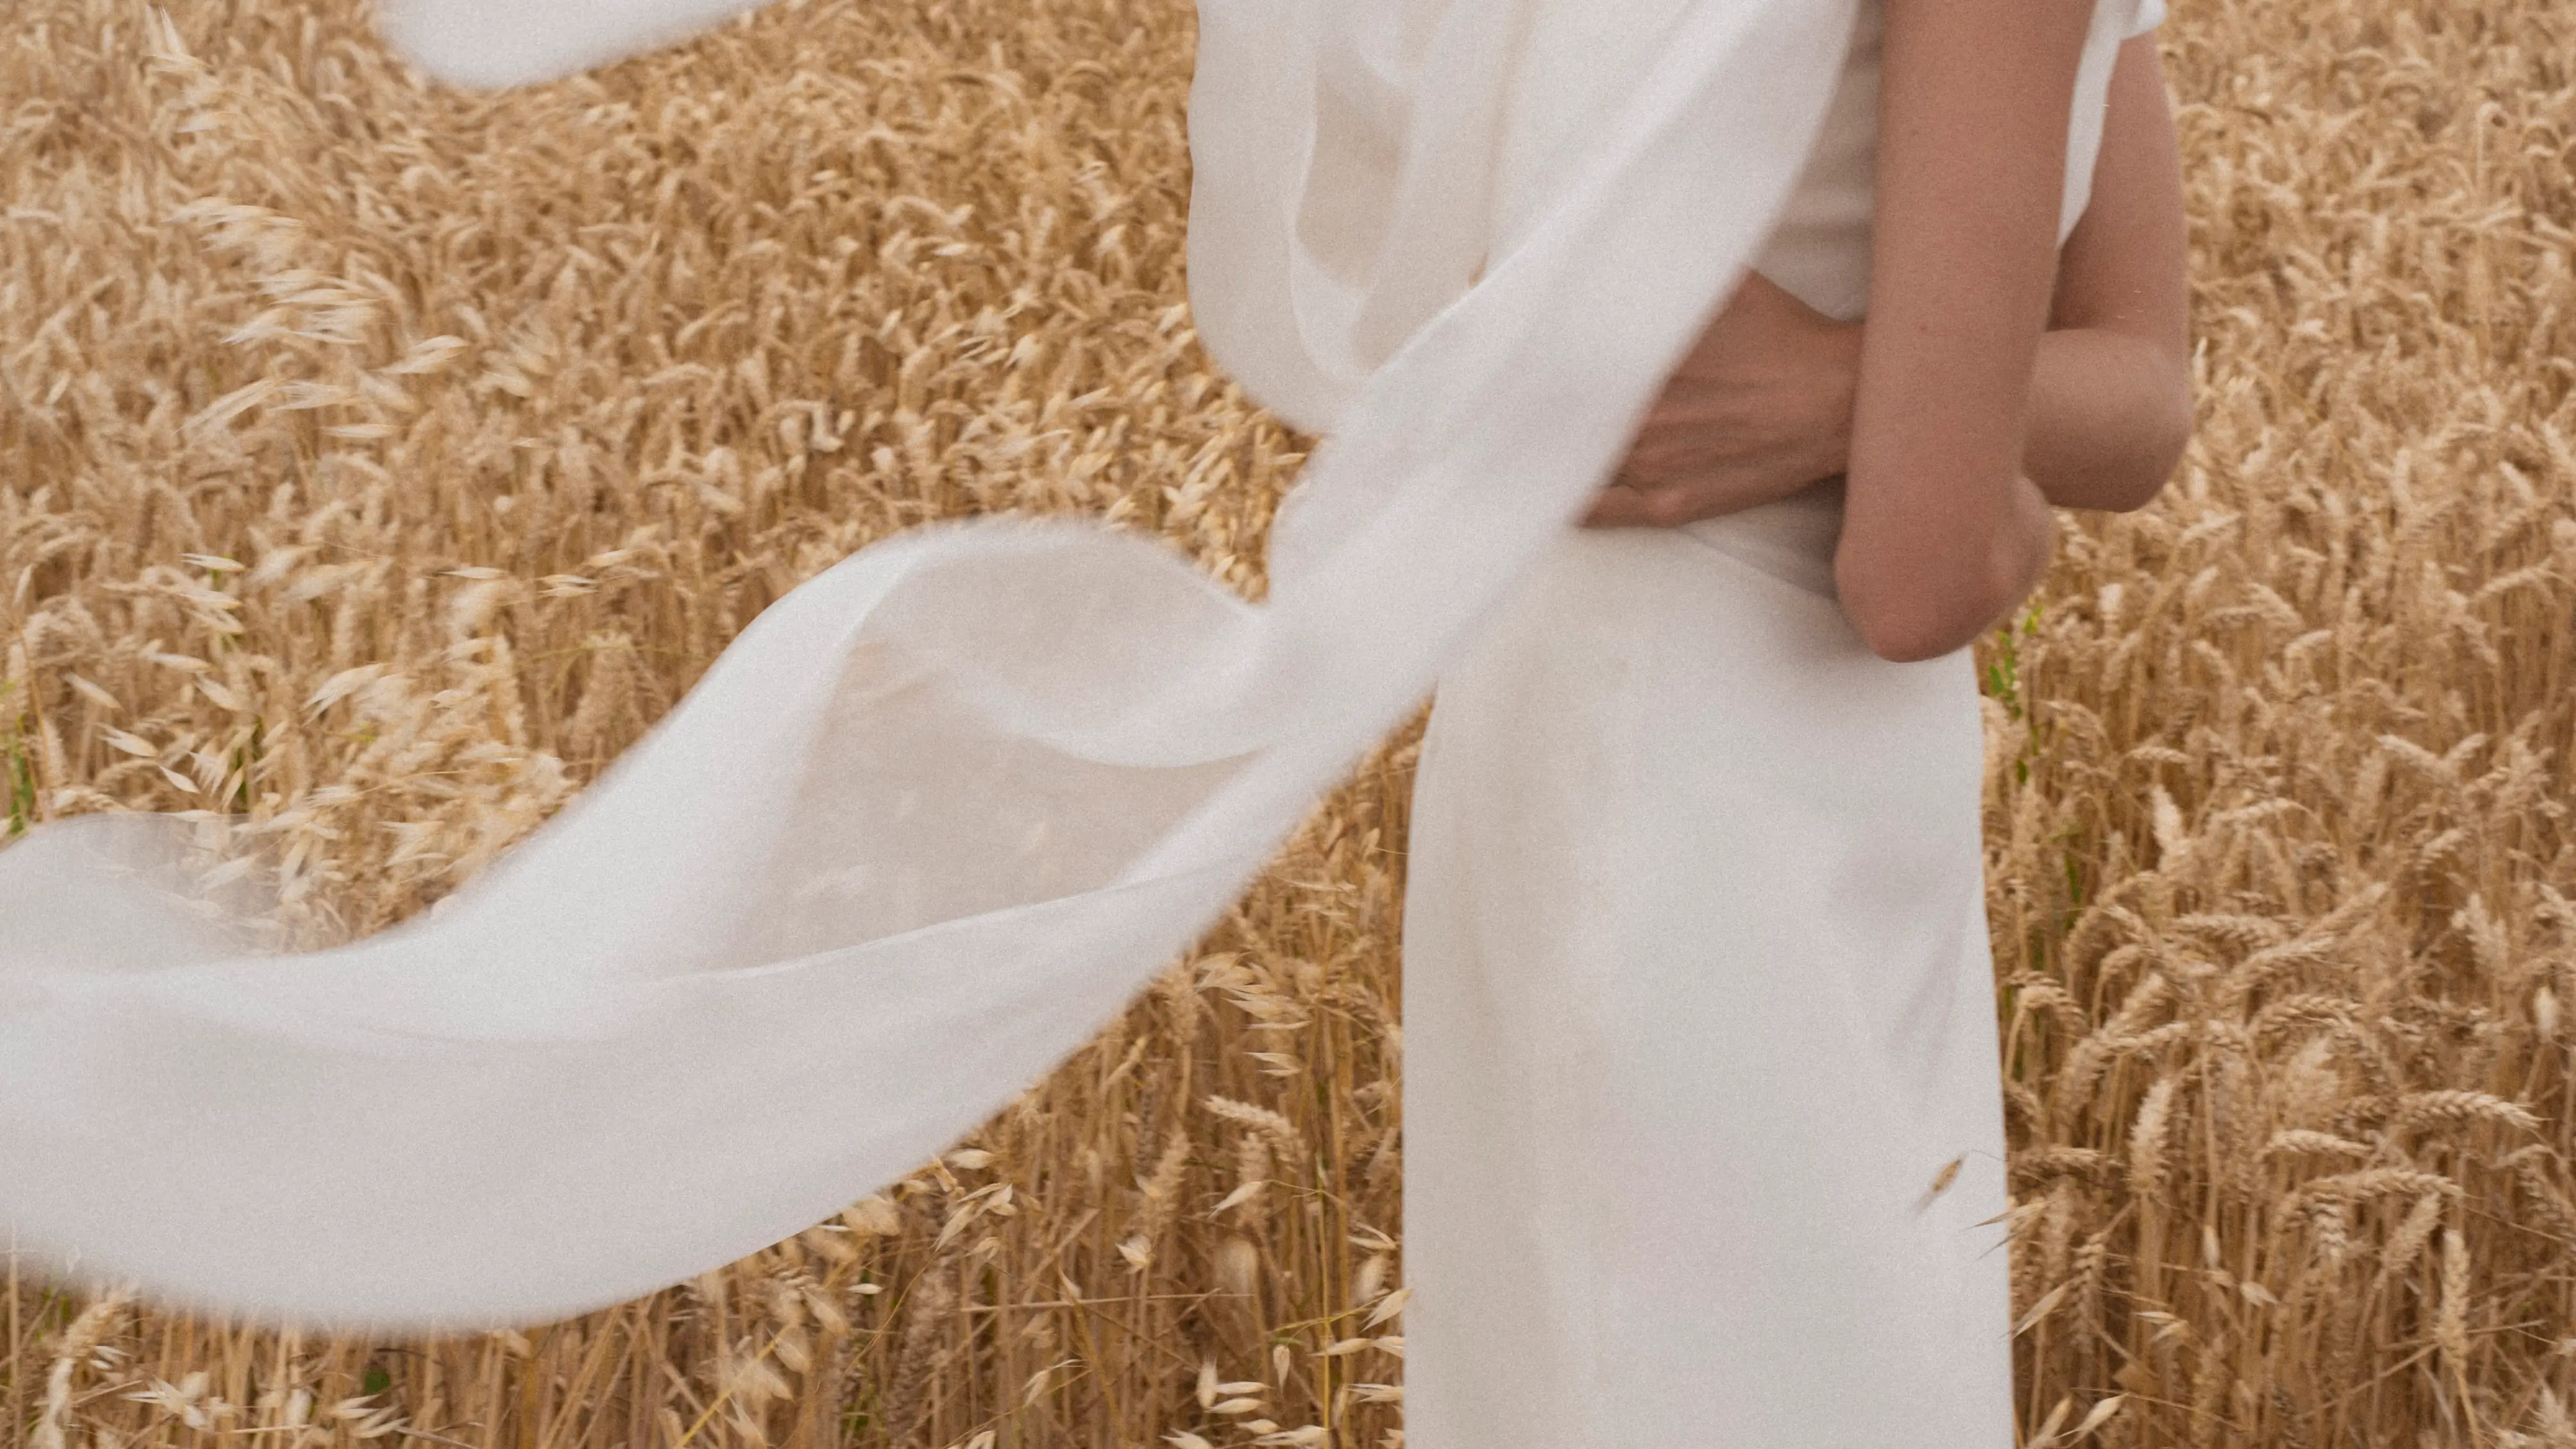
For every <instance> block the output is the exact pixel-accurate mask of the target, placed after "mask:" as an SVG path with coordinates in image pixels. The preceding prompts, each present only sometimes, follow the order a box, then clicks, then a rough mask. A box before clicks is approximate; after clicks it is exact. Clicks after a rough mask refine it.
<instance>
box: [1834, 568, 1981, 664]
mask: <svg viewBox="0 0 2576 1449" xmlns="http://www.w3.org/2000/svg"><path fill="white" fill-rule="evenodd" d="M1837 572H1840V570H1837ZM1836 583H1837V585H1838V588H1839V591H1840V593H1841V595H1842V604H1843V615H1844V617H1845V618H1847V619H1849V620H1850V621H1851V625H1852V628H1853V629H1854V630H1855V631H1856V632H1858V633H1859V635H1860V637H1861V642H1862V643H1864V644H1866V645H1868V646H1869V652H1870V653H1872V654H1875V655H1877V656H1878V657H1879V658H1881V659H1884V660H1887V661H1888V662H1889V663H1891V664H1918V663H1921V662H1922V661H1924V660H1926V659H1938V658H1940V657H1941V656H1942V655H1944V654H1949V653H1953V652H1955V651H1957V650H1959V649H1962V648H1964V647H1966V646H1967V645H1968V644H1970V643H1972V642H1974V641H1975V639H1976V637H1977V636H1978V635H1979V634H1982V633H1984V632H1985V629H1986V625H1987V624H1989V623H1990V622H1992V621H1993V619H1994V617H1995V615H1996V614H1997V613H1999V612H2000V610H1999V609H1998V608H1996V607H1993V606H1992V601H1990V600H1967V599H1952V598H1945V597H1943V596H1942V593H1941V591H1938V590H1915V589H1889V588H1886V587H1883V586H1872V585H1871V584H1870V583H1869V582H1868V581H1865V580H1861V579H1851V578H1845V579H1838V580H1837V581H1836Z"/></svg>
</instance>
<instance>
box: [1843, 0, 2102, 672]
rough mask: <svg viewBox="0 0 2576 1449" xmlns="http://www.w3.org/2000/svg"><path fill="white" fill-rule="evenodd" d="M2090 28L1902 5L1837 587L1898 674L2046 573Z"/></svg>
mask: <svg viewBox="0 0 2576 1449" xmlns="http://www.w3.org/2000/svg"><path fill="white" fill-rule="evenodd" d="M2085 19H2086V13H2085V10H2084V8H2083V7H2077V6H2071V5H2070V6H2058V5H2042V6H2030V5H2026V4H2022V3H2018V0H1888V5H1887V26H1886V38H1885V41H1884V56H1885V73H1884V79H1883V81H1882V83H1881V91H1880V100H1879V169H1878V211H1877V217H1876V220H1875V224H1874V228H1873V229H1874V236H1873V243H1872V254H1873V264H1874V265H1873V275H1872V279H1871V283H1870V302H1869V324H1868V327H1867V329H1866V331H1864V333H1863V334H1862V337H1861V360H1860V385H1859V393H1858V397H1857V399H1856V400H1855V402H1854V405H1853V409H1852V442H1851V466H1850V468H1849V469H1848V471H1847V473H1846V479H1847V482H1846V486H1845V490H1844V512H1843V531H1842V539H1841V542H1840V544H1839V545H1838V547H1837V548H1836V551H1835V556H1834V579H1835V583H1836V585H1837V587H1838V591H1839V592H1840V595H1841V598H1842V605H1843V612H1844V614H1845V615H1847V616H1848V617H1849V618H1850V619H1851V621H1852V624H1853V625H1854V627H1855V628H1857V629H1858V630H1859V632H1860V634H1861V636H1862V638H1863V639H1864V640H1865V641H1866V642H1867V643H1868V645H1869V647H1870V648H1871V649H1872V650H1873V651H1875V652H1876V653H1878V654H1880V655H1882V656H1884V657H1886V658H1889V659H1900V660H1903V659H1929V658H1932V657H1935V656H1937V655H1941V654H1946V653H1949V652H1951V651H1953V650H1955V649H1957V648H1959V647H1960V646H1962V645H1964V644H1966V643H1967V642H1969V641H1970V640H1972V639H1974V638H1975V637H1976V636H1977V635H1978V634H1979V633H1981V632H1983V631H1984V629H1985V628H1986V627H1987V626H1988V625H1989V624H1991V623H1992V622H1993V621H1994V619H1995V618H1996V617H1997V616H1999V615H2000V614H2002V613H2003V612H2004V611H2005V610H2007V609H2009V608H2010V607H2011V606H2012V604H2013V603H2014V602H2015V600H2016V599H2017V598H2018V597H2019V592H2020V590H2022V589H2025V588H2027V586H2028V585H2027V581H2026V580H2025V579H2023V578H2022V577H2020V575H2021V573H2022V571H2023V569H2024V568H2026V567H2027V568H2035V567H2036V563H2037V562H2043V561H2044V560H2045V557H2046V554H2045V546H2044V539H2043V538H2042V536H2041V534H2040V532H2039V528H2038V520H2037V519H2036V518H2035V516H2034V511H2033V499H2032V498H2031V496H2030V495H2031V494H2032V493H2034V492H2035V491H2036V490H2035V489H2034V488H2033V487H2032V485H2031V484H2030V483H2029V482H2028V481H2027V479H2026V478H2025V477H2024V476H2023V469H2022V466H2021V460H2022V449H2023V444H2024V442H2025V439H2026V436H2027V423H2028V418H2029V411H2030V407H2029V404H2030V394H2031V391H2032V370H2033V366H2034V363H2035V361H2036V358H2037V345H2038V341H2039V337H2040V334H2041V333H2042V332H2043V331H2044V330H2046V327H2047V325H2048V321H2049V318H2050V314H2051V310H2052V309H2051V296H2052V292H2053V288H2054V277H2055V272H2056V261H2057V251H2058V246H2057V213H2058V207H2059V204H2060V200H2061V196H2062V193H2063V191H2064V185H2063V182H2064V175H2065V159H2066V135H2067V126H2068V98H2069V97H2070V96H2071V94H2072V91H2073V87H2074V79H2075V66H2076V60H2077V57H2078V55H2079V53H2080V51H2081V49H2082V45H2083V41H2084V27H2085ZM2034 556H2035V557H2034Z"/></svg>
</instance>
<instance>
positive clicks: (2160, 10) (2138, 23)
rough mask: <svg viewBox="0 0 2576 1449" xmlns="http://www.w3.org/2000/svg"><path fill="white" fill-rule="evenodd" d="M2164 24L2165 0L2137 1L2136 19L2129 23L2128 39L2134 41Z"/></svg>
mask: <svg viewBox="0 0 2576 1449" xmlns="http://www.w3.org/2000/svg"><path fill="white" fill-rule="evenodd" d="M2164 23H2165V0H2138V18H2137V19H2135V20H2132V21H2131V22H2129V38H2130V39H2132V40H2134V39H2136V38H2137V37H2139V36H2141V35H2144V34H2146V33H2147V32H2148V31H2150V30H2153V29H2155V28H2156V27H2157V26H2159V25H2162V24H2164Z"/></svg>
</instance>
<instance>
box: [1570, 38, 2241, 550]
mask: <svg viewBox="0 0 2576 1449" xmlns="http://www.w3.org/2000/svg"><path fill="white" fill-rule="evenodd" d="M2185 240H2186V227H2185V222H2184V216H2183V195H2182V163H2181V157H2180V148H2179V145H2178V143H2177V141H2176V138H2175V135H2174V124H2173V112H2172V107H2171V105H2170V103H2169V102H2168V101H2167V99H2166V95H2165V86H2164V78H2163V75H2162V71H2161V67H2160V65H2159V63H2158V61H2157V57H2156V48H2155V41H2154V38H2153V37H2151V36H2141V37H2139V38H2137V39H2135V40H2132V41H2130V42H2128V43H2127V44H2126V45H2124V46H2123V47H2121V51H2120V57H2119V61H2118V64H2117V66H2116V68H2115V69H2114V70H2113V72H2112V80H2111V90H2110V114H2109V116H2108V117H2107V118H2106V121H2105V125H2104V132H2103V141H2102V154H2101V159H2100V162H2099V164H2098V165H2097V167H2096V168H2095V171H2094V180H2093V199H2092V203H2091V205H2090V206H2089V207H2088V208H2087V209H2086V211H2085V214H2084V219H2083V220H2082V221H2081V222H2079V223H2078V224H2077V225H2076V228H2075V231H2074V234H2073V235H2072V236H2070V237H2068V238H2067V242H2066V246H2065V248H2064V249H2063V250H2062V251H2061V252H2060V253H2059V254H2058V270H2057V289H2056V295H2055V298H2054V301H2053V304H2052V308H2051V314H2050V319H2049V327H2050V330H2049V331H2048V332H2046V333H2045V334H2043V335H2042V336H2041V338H2040V340H2039V347H2038V351H2037V353H2036V356H2035V359H2034V365H2033V368H2032V380H2031V400H2030V416H2029V419H2028V427H2027V436H2026V437H2025V439H2024V441H2023V445H2022V471H2023V472H2025V473H2027V474H2029V475H2030V478H2031V481H2032V482H2034V483H2036V484H2037V485H2038V486H2039V490H2040V492H2042V493H2043V494H2045V495H2047V497H2048V500H2049V502H2051V503H2053V504H2055V505H2057V506H2058V507H2060V508H2095V509H2108V510H2114V511H2125V510H2128V509H2133V508H2140V507H2144V506H2145V505H2146V504H2147V503H2148V502H2149V501H2151V500H2152V499H2153V498H2154V497H2155V495H2156V493H2157V492H2158V491H2159V490H2161V489H2162V488H2163V486H2164V482H2165V480H2166V479H2167V478H2168V477H2170V476H2171V475H2172V472H2173V468H2174V464H2175V462H2176V461H2177V460H2178V459H2179V458H2180V456H2181V454H2182V450H2183V447H2184V445H2185V444H2186V443H2187V442H2188V441H2189V439H2190V434H2191V423H2192V408H2191V356H2190V339H2189V331H2190V328H2189V314H2188V289H2187V287H2186V285H2185V277H2184V268H2185ZM1861 334H1862V324H1860V323H1857V322H1837V321H1835V320H1833V319H1832V318H1830V317H1827V316H1825V315H1824V314H1823V313H1820V312H1817V311H1815V310H1814V309H1813V308H1810V307H1808V306H1807V305H1806V304H1805V303H1803V302H1800V301H1799V300H1798V299H1797V298H1795V297H1792V296H1790V295H1789V294H1788V293H1786V292H1784V291H1782V290H1781V289H1780V288H1779V287H1777V286H1775V285H1773V284H1772V283H1770V282H1769V281H1767V280H1766V279H1764V278H1763V277H1761V276H1760V275H1759V274H1755V275H1751V276H1748V277H1747V278H1746V279H1745V282H1744V284H1743V286H1742V287H1741V288H1740V289H1739V290H1738V291H1737V293H1736V295H1735V297H1734V298H1733V299H1732V300H1731V301H1730V302H1729V303H1728V305H1727V307H1726V309H1725V310H1724V311H1723V312H1721V313H1720V314H1719V315H1718V318H1717V320H1716V321H1715V322H1713V323H1711V324H1710V326H1709V329H1708V331H1707V332H1706V333H1705V334H1703V335H1702V336H1701V338H1700V340H1699V342H1698V343H1697V344H1696V345H1695V346H1694V347H1693V348H1692V350H1691V354H1690V356H1689V357H1688V358H1687V359H1685V360H1684V362H1683V363H1682V365H1681V367H1680V368H1679V369H1678V370H1677V371H1676V372H1675V373H1674V375H1673V379H1672V381H1671V382H1670V383H1669V384H1668V385H1667V386H1666V387H1665V389H1664V393H1663V396H1662V397H1660V398H1659V399H1657V401H1656V403H1655V406H1654V408H1653V409H1652V411H1650V412H1649V413H1648V414H1647V416H1646V419H1645V422H1644V424H1643V426H1642V427H1641V428H1640V429H1639V432H1638V435H1637V438H1636V441H1635V443H1634V444H1633V446H1632V448H1631V451H1630V453H1629V456H1628V458H1627V459H1626V461H1625V462H1623V463H1622V464H1621V465H1620V470H1619V475H1618V478H1617V480H1616V481H1615V482H1613V483H1612V484H1611V485H1610V486H1609V487H1607V488H1605V489H1603V490H1602V492H1601V494H1600V496H1599V498H1598V499H1597V500H1596V501H1595V503H1594V505H1593V508H1592V511H1591V512H1590V514H1589V515H1588V516H1587V517H1586V519H1585V521H1586V522H1587V523H1590V524H1592V525H1593V526H1595V527H1621V526H1649V527H1652V526H1670V525H1675V524H1682V523H1691V522H1695V521H1697V520H1699V519H1703V518H1715V517H1719V516H1721V515H1724V514H1728V513H1734V512H1737V511H1739V510H1741V509H1745V508H1751V507H1755V506H1757V505H1760V504H1764V503H1769V502H1771V501H1773V500H1774V499H1777V498H1781V497H1785V496H1787V495H1788V494H1790V493H1793V492H1796V491H1797V490H1798V489H1800V488H1802V487H1805V486H1806V485H1807V484H1809V483H1812V482H1814V481H1816V480H1817V479H1820V478H1827V477H1831V476H1833V475H1834V474H1837V473H1841V472H1844V471H1845V470H1846V469H1848V468H1849V466H1850V459H1851V421H1852V397H1853V394H1854V392H1855V391H1856V388H1857V376H1858V373H1859V369H1860V353H1861V345H1860V344H1861Z"/></svg>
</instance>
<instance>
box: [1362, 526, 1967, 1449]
mask: <svg viewBox="0 0 2576 1449" xmlns="http://www.w3.org/2000/svg"><path fill="white" fill-rule="evenodd" d="M1834 522H1835V515H1834V511H1833V507H1832V499H1831V498H1830V497H1829V496H1823V495H1822V494H1821V492H1820V493H1818V494H1811V495H1802V496H1801V497H1800V498H1797V499H1793V500H1790V501H1789V502H1787V503H1783V504H1777V505H1772V506H1771V507H1769V508H1766V509H1762V510H1756V511H1755V512H1753V513H1748V514H1744V515H1738V516H1737V517H1736V518H1734V519H1728V520H1719V521H1716V522H1713V523H1707V524H1701V525H1697V526H1695V527H1693V528H1690V529H1685V530H1679V531H1650V530H1618V531H1610V532H1587V533H1581V534H1576V535H1572V536H1569V537H1567V538H1565V539H1564V540H1563V542H1562V543H1561V544H1560V545H1558V546H1555V547H1553V548H1552V549H1551V551H1550V552H1549V553H1547V554H1546V555H1545V556H1543V558H1542V559H1541V561H1540V562H1539V563H1538V564H1536V565H1535V566H1534V567H1533V569H1532V571H1531V572H1530V574H1528V575H1527V576H1525V578H1524V579H1523V581H1522V582H1521V583H1520V584H1519V585H1518V586H1517V587H1516V588H1515V590H1514V591H1513V593H1512V594H1511V595H1510V596H1509V598H1508V600H1507V601H1506V603H1505V604H1504V605H1503V606H1502V607H1501V608H1500V610H1499V611H1498V613H1497V614H1496V615H1495V616H1494V617H1492V618H1490V619H1489V620H1488V621H1487V622H1486V623H1485V625H1484V626H1482V628H1481V630H1480V633H1479V635H1478V639H1477V643H1476V644H1475V646H1474V647H1473V649H1472V651H1471V653H1470V654H1469V655H1468V656H1467V657H1465V658H1464V659H1463V660H1462V661H1461V662H1459V663H1458V664H1456V665H1455V666H1454V667H1453V668H1451V669H1450V670H1449V671H1448V672H1447V673H1446V674H1444V675H1443V676H1442V679H1441V683H1440V688H1439V695H1438V699H1437V702H1436V704H1435V706H1434V708H1433V712H1432V716H1431V723H1430V727H1429V733H1428V736H1427V738H1426V740H1425V743H1424V746H1423V753H1422V763H1421V771H1420V776H1419V779H1418V783H1417V784H1416V786H1415V794H1414V814H1413V845H1412V858H1411V877H1410V882H1411V883H1410V886H1409V888H1408V897H1407V901H1406V908H1405V909H1406V914H1405V943H1404V944H1405V964H1404V997H1405V1023H1406V1027H1405V1087H1404V1094H1405V1095H1404V1110H1405V1138H1406V1141H1405V1152H1406V1174H1407V1175H1406V1188H1405V1194H1406V1196H1405V1251H1406V1256H1407V1262H1406V1272H1407V1278H1408V1280H1409V1282H1410V1283H1411V1284H1412V1286H1413V1288H1414V1295H1413V1298H1412V1301H1411V1305H1410V1306H1409V1308H1408V1309H1407V1311H1406V1342H1407V1363H1406V1390H1405V1397H1406V1419H1407V1425H1408V1428H1407V1436H1406V1438H1407V1443H1408V1444H1409V1445H1410V1446H1412V1449H1590V1446H1603V1449H1607V1446H1613V1445H1616V1446H1645V1445H1668V1446H1709V1449H1791V1446H1797V1449H1889V1446H1895V1445H1921V1446H1926V1449H2006V1446H2009V1445H2010V1444H2011V1443H2012V1442H2013V1436H2012V1426H2011V1362H2010V1356H2009V1351H2008V1343H2007V1329H2008V1326H2009V1325H2008V1316H2009V1297H2008V1287H2007V1278H2006V1257H2005V1249H2004V1230H2003V1227H2002V1225H2001V1223H2000V1222H1998V1221H1996V1219H1997V1218H1998V1216H1999V1215H2000V1214H2001V1213H2002V1212H2003V1210H2004V1207H2005V1198H2004V1179H2003V1171H2002V1166H2003V1124H2002V1117H2001V1108H2000V1100H1999V1088H1998V1085H1997V1081H1996V1070H1997V1068H1996V1037H1995V1021H1994V1013H1993V1005H1992V1002H1993V994H1992V982H1991V977H1990V974H1989V971H1990V968H1989V957H1988V954H1987V944H1986V934H1985V915H1984V904H1983V892H1982V887H1981V865H1980V846H1979V833H1978V808H1979V788H1980V768H1981V738H1980V725H1979V711H1978V704H1977V694H1976V688H1975V677H1974V671H1973V667H1972V665H1971V663H1970V660H1969V657H1968V656H1967V654H1966V653H1965V652H1964V651H1963V652H1961V653H1958V654H1953V655H1950V656H1947V657H1944V658H1941V659H1936V660H1931V661H1928V662H1923V663H1915V664H1892V663H1889V662H1887V661H1885V660H1882V659H1879V658H1878V657H1876V656H1875V655H1873V654H1871V653H1870V652H1869V650H1868V649H1867V648H1866V647H1865V646H1864V645H1863V644H1862V642H1861V640H1860V638H1859V636H1858V635H1857V634H1856V633H1855V632H1854V631H1853V629H1852V627H1851V626H1850V624H1849V623H1847V622H1846V621H1845V619H1844V617H1843V615H1842V613H1841V610H1840V608H1839V607H1838V605H1837V604H1836V603H1835V601H1834V599H1833V598H1832V596H1831V590H1832V583H1831V570H1830V565H1829V562H1828V560H1829V559H1830V553H1831V546H1832V529H1833V526H1834ZM1953 1163H1955V1164H1956V1169H1955V1171H1952V1170H1951V1164H1953Z"/></svg>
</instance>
